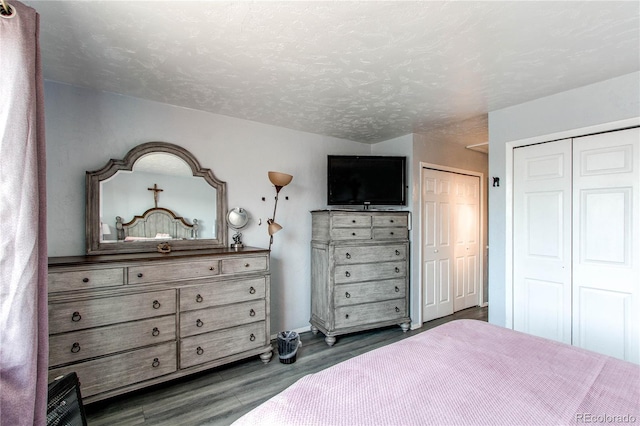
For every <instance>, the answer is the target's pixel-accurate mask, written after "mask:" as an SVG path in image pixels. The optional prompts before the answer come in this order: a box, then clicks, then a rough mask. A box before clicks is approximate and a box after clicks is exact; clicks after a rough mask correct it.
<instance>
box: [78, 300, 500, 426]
mask: <svg viewBox="0 0 640 426" xmlns="http://www.w3.org/2000/svg"><path fill="white" fill-rule="evenodd" d="M487 314H488V312H487V308H479V307H478V308H470V309H466V310H464V311H460V312H457V313H455V314H453V315H450V316H448V317H445V318H440V319H437V320H434V321H430V322H427V323H425V324H423V326H422V327H421V328H419V329H416V330H410V331H408V332H407V333H403V332H402V330H401V329H400V327H397V326H394V327H388V328H383V329H376V330H370V331H366V332H360V333H354V334H349V335H345V336H338V340H337V342H336V344H335V345H334V346H333V347H329V346H327V344H326V343H325V342H324V335H322V333H318V334H317V335H314V334H312V333H311V332H305V333H301V334H300V337H301V340H302V346H301V347H300V348H299V349H298V353H297V357H296V358H297V359H296V362H295V363H293V364H282V363H281V362H280V361H279V358H278V354H277V344H276V343H275V342H273V346H274V349H275V350H274V356H273V358H272V359H271V362H269V363H268V364H266V365H265V364H263V363H262V361H260V358H259V357H257V356H256V357H254V358H250V359H247V360H244V361H239V362H236V363H233V364H230V365H227V366H223V367H219V368H215V369H212V370H209V371H206V372H203V373H198V374H194V375H193V376H189V377H186V378H181V379H177V380H175V381H172V382H169V383H164V384H162V385H158V386H155V387H152V388H147V389H143V390H140V391H136V392H133V393H129V394H126V395H122V396H119V397H116V398H112V399H110V400H106V401H100V402H96V403H94V404H90V405H87V406H86V407H85V410H86V413H87V421H88V423H89V426H99V425H109V426H115V425H167V426H169V425H170V426H176V425H180V426H191V425H229V424H231V423H232V422H233V421H235V420H236V419H238V418H239V417H240V416H242V415H243V414H244V413H246V412H248V411H250V410H251V409H252V408H254V407H256V406H258V405H259V404H260V403H262V402H263V401H266V400H267V399H269V398H271V397H272V396H274V395H276V394H277V393H279V392H281V391H282V390H284V389H285V388H286V387H288V386H289V385H291V384H293V383H294V382H295V381H296V380H298V379H300V378H301V377H303V376H305V375H307V374H310V373H315V372H317V371H320V370H322V369H324V368H327V367H329V366H331V365H333V364H337V363H339V362H342V361H345V360H347V359H349V358H352V357H354V356H356V355H359V354H362V353H364V352H368V351H370V350H372V349H375V348H378V347H380V346H384V345H388V344H390V343H393V342H396V341H398V340H401V339H404V338H407V337H409V336H412V335H415V334H417V333H420V332H423V331H425V330H428V329H430V328H433V327H436V326H438V325H440V324H443V323H445V322H448V321H451V320H455V319H461V318H468V319H477V320H481V321H487Z"/></svg>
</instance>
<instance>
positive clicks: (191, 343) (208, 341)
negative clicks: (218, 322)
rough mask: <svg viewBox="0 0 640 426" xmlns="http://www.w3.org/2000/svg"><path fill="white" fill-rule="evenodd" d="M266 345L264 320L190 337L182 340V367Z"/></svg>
mask: <svg viewBox="0 0 640 426" xmlns="http://www.w3.org/2000/svg"><path fill="white" fill-rule="evenodd" d="M266 345H267V334H266V324H265V322H264V321H261V322H255V323H251V324H247V325H242V326H239V327H233V328H228V329H225V330H221V331H216V332H213V333H207V334H201V335H199V336H194V337H188V338H186V339H183V340H182V341H181V342H180V368H188V367H192V366H194V365H198V364H202V363H205V362H208V361H213V360H215V359H218V358H223V357H225V356H229V355H233V354H237V353H241V352H244V351H248V350H251V349H256V348H261V347H264V346H266Z"/></svg>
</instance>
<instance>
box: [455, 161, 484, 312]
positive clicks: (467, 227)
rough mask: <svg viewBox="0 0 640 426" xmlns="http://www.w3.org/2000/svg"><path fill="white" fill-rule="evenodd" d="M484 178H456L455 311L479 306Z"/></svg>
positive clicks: (459, 175)
mask: <svg viewBox="0 0 640 426" xmlns="http://www.w3.org/2000/svg"><path fill="white" fill-rule="evenodd" d="M479 204H480V178H479V177H477V176H468V175H461V174H458V175H455V191H454V193H453V208H454V227H455V228H454V229H455V232H454V265H453V268H454V271H453V278H454V295H453V310H454V312H458V311H460V310H462V309H466V308H471V307H473V306H478V296H479V294H478V293H479V292H480V287H481V286H480V241H479V240H480V238H479V237H480V223H479V222H480V205H479Z"/></svg>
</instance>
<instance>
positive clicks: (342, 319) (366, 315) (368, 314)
mask: <svg viewBox="0 0 640 426" xmlns="http://www.w3.org/2000/svg"><path fill="white" fill-rule="evenodd" d="M335 314H336V316H335V323H336V328H346V327H353V326H358V325H361V324H369V323H376V322H381V321H392V320H395V319H398V320H400V319H402V318H406V316H407V310H406V299H396V300H387V301H384V302H375V303H365V304H363V305H354V306H342V307H339V308H336V310H335Z"/></svg>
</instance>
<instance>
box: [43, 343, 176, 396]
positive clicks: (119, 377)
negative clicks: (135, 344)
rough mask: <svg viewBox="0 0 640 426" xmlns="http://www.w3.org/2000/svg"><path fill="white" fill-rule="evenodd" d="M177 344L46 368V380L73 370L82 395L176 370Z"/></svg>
mask: <svg viewBox="0 0 640 426" xmlns="http://www.w3.org/2000/svg"><path fill="white" fill-rule="evenodd" d="M176 367H177V361H176V343H175V342H168V343H162V344H160V345H157V346H151V347H146V348H143V349H137V350H135V351H131V352H125V353H121V354H117V355H111V356H108V357H104V358H99V359H95V360H91V361H86V362H81V363H78V364H72V365H69V366H67V367H60V368H54V369H52V370H49V381H52V380H53V379H54V378H56V377H58V376H60V375H62V374H65V373H69V372H71V371H75V372H76V373H77V374H78V378H79V380H80V383H81V384H82V396H83V397H84V398H86V397H89V396H92V395H96V394H99V393H101V392H106V391H110V390H113V389H116V388H120V387H123V386H127V385H130V384H133V383H138V382H142V381H145V380H149V379H153V378H154V377H159V376H163V375H165V374H169V373H172V372H174V371H176V369H177V368H176Z"/></svg>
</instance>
